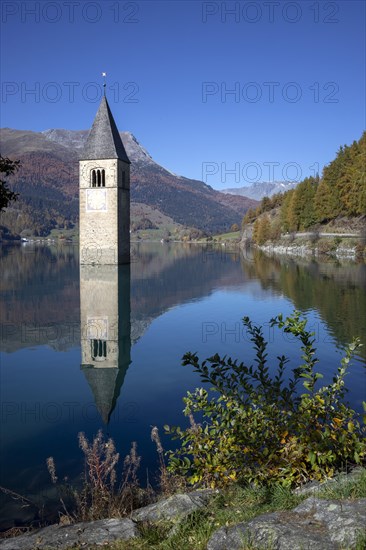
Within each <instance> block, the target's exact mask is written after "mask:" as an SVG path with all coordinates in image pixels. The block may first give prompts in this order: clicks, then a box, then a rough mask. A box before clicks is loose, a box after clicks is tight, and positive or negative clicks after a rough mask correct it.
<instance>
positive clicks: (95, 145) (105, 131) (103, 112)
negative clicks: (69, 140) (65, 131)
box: [82, 96, 130, 164]
mask: <svg viewBox="0 0 366 550" xmlns="http://www.w3.org/2000/svg"><path fill="white" fill-rule="evenodd" d="M99 159H120V160H123V161H124V162H127V163H128V164H130V161H129V159H128V156H127V154H126V151H125V148H124V146H123V143H122V139H121V136H120V135H119V132H118V129H117V126H116V123H115V121H114V118H113V115H112V112H111V110H110V108H109V105H108V101H107V98H106V97H105V96H103V97H102V101H101V102H100V105H99V109H98V112H97V114H96V116H95V119H94V122H93V126H92V129H91V130H90V133H89V136H88V139H87V141H86V144H85V147H84V151H83V154H82V160H99Z"/></svg>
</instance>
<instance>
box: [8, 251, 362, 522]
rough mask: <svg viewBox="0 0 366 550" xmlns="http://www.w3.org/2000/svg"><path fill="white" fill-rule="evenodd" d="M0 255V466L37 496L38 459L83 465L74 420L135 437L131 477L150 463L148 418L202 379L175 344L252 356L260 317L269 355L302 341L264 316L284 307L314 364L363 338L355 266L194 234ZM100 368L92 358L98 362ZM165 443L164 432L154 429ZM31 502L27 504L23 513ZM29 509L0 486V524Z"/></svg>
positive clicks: (121, 441)
mask: <svg viewBox="0 0 366 550" xmlns="http://www.w3.org/2000/svg"><path fill="white" fill-rule="evenodd" d="M1 254H2V256H1V272H2V278H1V303H0V307H1V344H2V346H1V350H2V352H1V356H0V360H1V375H0V376H1V378H0V382H1V457H0V461H1V463H0V467H1V470H0V471H1V479H0V484H1V485H2V486H5V487H7V488H9V489H12V490H14V491H18V492H20V493H21V494H23V495H27V496H29V497H31V498H34V499H39V498H43V499H44V500H46V501H47V499H51V498H52V497H54V494H53V493H52V489H50V482H49V476H48V473H47V470H46V466H45V461H46V458H47V457H48V456H53V457H54V459H55V462H56V467H57V471H58V475H59V478H63V477H64V476H68V478H69V480H72V481H76V480H77V477H78V474H79V473H80V472H81V471H82V464H83V462H82V455H81V451H80V450H79V449H78V442H77V434H78V432H80V431H83V432H85V434H86V435H87V436H88V437H89V438H92V437H93V435H95V434H96V432H97V430H98V429H99V428H103V430H104V433H105V434H107V435H110V436H111V437H113V438H114V440H115V441H116V445H117V449H118V451H119V452H120V453H121V454H122V456H124V454H126V453H127V452H128V450H129V448H130V444H131V442H132V441H137V444H138V450H139V454H140V455H141V456H142V468H141V471H142V473H143V474H142V477H143V478H144V476H145V474H144V472H145V471H146V469H147V468H148V469H149V472H150V474H149V475H150V479H151V478H153V476H154V470H155V467H156V465H157V461H156V454H155V450H154V447H153V444H152V442H151V440H150V431H151V427H152V426H154V425H156V426H158V427H159V428H160V429H161V432H162V431H163V429H162V426H163V425H164V424H165V423H169V424H179V423H181V424H184V422H185V419H184V417H183V415H182V409H183V404H182V397H183V396H184V394H185V393H186V391H187V390H193V389H194V388H195V387H197V386H198V385H200V380H199V377H198V376H197V375H196V374H194V373H192V371H191V369H190V368H189V367H183V366H181V358H182V355H183V354H184V353H185V352H186V351H197V352H198V353H199V355H200V357H201V358H202V359H203V358H205V357H209V356H210V355H213V354H214V353H216V352H218V353H220V354H228V355H231V356H232V357H237V358H239V359H240V360H245V361H247V362H250V361H251V360H252V357H253V353H252V349H251V344H250V342H249V341H248V338H247V336H246V334H245V332H244V331H243V329H242V324H241V321H240V320H241V318H242V317H243V316H246V315H248V316H249V317H251V318H252V320H254V321H255V322H257V323H259V324H261V325H263V330H264V334H265V336H266V338H267V339H268V340H269V341H270V346H269V353H270V357H271V358H275V357H276V356H277V355H279V354H283V353H285V354H286V355H288V356H289V357H290V358H291V359H292V360H293V362H295V361H297V360H298V358H299V349H298V346H297V344H296V343H294V342H293V341H292V340H291V339H284V337H283V336H282V335H281V334H280V333H278V332H276V331H273V330H272V329H270V328H269V324H268V321H269V320H270V318H271V317H273V316H275V315H277V314H278V313H280V312H282V313H284V314H289V313H291V312H292V311H293V310H294V309H295V308H296V309H299V310H300V311H302V312H303V313H304V314H306V316H307V317H308V319H309V326H310V327H311V328H312V329H313V330H314V331H315V334H316V342H317V347H318V358H319V360H320V362H319V370H320V371H321V372H322V373H323V374H324V380H325V382H327V381H330V380H331V378H332V375H333V373H334V372H335V370H336V368H337V366H338V364H339V360H340V357H341V352H342V348H343V346H344V345H345V344H346V343H347V342H349V341H350V340H351V339H352V337H353V336H360V337H361V339H363V343H364V345H366V341H365V334H366V293H365V280H366V267H365V265H362V264H342V265H341V264H336V263H334V262H332V263H318V262H315V261H310V262H309V261H294V260H291V259H283V260H279V259H273V258H268V257H265V256H263V255H260V254H259V255H255V256H254V257H252V256H251V257H249V256H248V255H246V257H243V256H242V255H240V254H239V253H226V252H225V251H223V250H214V249H212V248H202V247H200V246H195V245H179V244H161V243H150V244H148V243H146V244H145V243H144V244H140V245H134V250H133V262H132V264H131V267H130V269H129V268H126V267H124V268H122V269H120V270H117V269H115V268H113V267H98V266H96V267H94V268H92V267H82V268H81V269H80V267H79V262H78V249H77V248H75V247H72V246H70V247H67V246H65V247H61V248H51V247H32V246H30V245H26V246H22V247H21V248H20V247H19V248H16V247H12V248H7V249H3V251H2V253H1ZM96 367H97V368H96ZM347 383H348V387H349V388H350V392H349V394H348V399H349V401H350V403H351V404H352V405H353V407H354V408H355V409H357V410H359V411H360V410H361V408H362V407H361V402H362V400H363V399H365V394H366V392H365V389H366V381H365V347H364V348H363V350H362V351H361V356H358V357H357V358H356V360H355V361H354V362H353V364H352V367H351V369H350V372H349V375H348V377H347ZM163 443H164V445H165V447H166V448H168V447H169V446H170V445H171V443H170V442H169V439H166V438H163ZM29 514H30V512H29ZM26 515H27V512H24V510H20V507H19V503H14V501H11V500H10V499H9V498H8V497H6V496H4V495H2V496H1V500H0V517H1V518H2V521H1V522H0V527H2V528H5V527H8V526H9V525H11V524H14V523H21V521H23V520H24V519H27V518H26Z"/></svg>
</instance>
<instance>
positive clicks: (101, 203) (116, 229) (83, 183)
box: [79, 96, 130, 264]
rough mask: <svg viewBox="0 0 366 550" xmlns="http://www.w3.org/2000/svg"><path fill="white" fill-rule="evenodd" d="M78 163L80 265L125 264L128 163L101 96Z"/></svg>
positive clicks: (128, 210)
mask: <svg viewBox="0 0 366 550" xmlns="http://www.w3.org/2000/svg"><path fill="white" fill-rule="evenodd" d="M79 164H80V176H79V185H80V222H79V223H80V264H127V263H129V262H130V161H129V159H128V157H127V154H126V151H125V148H124V146H123V143H122V140H121V136H120V135H119V132H118V129H117V126H116V123H115V121H114V119H113V115H112V113H111V110H110V108H109V105H108V102H107V99H106V97H105V96H103V98H102V101H101V103H100V105H99V109H98V112H97V114H96V117H95V119H94V123H93V126H92V129H91V131H90V133H89V136H88V139H87V142H86V144H85V148H84V151H83V153H82V160H80V163H79Z"/></svg>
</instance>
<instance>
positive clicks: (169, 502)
mask: <svg viewBox="0 0 366 550" xmlns="http://www.w3.org/2000/svg"><path fill="white" fill-rule="evenodd" d="M214 494H216V491H215V490H213V489H204V490H201V491H192V492H191V493H188V494H177V495H173V496H171V497H169V498H166V499H164V500H161V501H159V502H156V503H155V504H149V506H145V507H144V508H139V509H138V510H135V511H134V512H132V514H131V518H132V519H133V520H134V521H149V522H154V521H159V520H160V519H166V520H171V519H175V518H183V517H185V516H187V515H188V514H191V513H192V512H194V511H195V510H198V509H199V508H203V507H204V506H206V504H207V503H208V501H209V499H210V497H212V495H214Z"/></svg>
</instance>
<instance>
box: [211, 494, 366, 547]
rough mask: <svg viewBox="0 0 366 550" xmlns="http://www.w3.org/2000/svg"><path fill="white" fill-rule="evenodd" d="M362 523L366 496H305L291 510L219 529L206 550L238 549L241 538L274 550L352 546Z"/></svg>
mask: <svg viewBox="0 0 366 550" xmlns="http://www.w3.org/2000/svg"><path fill="white" fill-rule="evenodd" d="M365 525H366V498H361V499H357V500H352V501H337V500H322V499H317V498H308V499H307V500H305V501H304V502H302V503H301V504H300V505H299V506H297V507H296V508H295V509H294V510H291V511H286V512H273V513H270V514H263V515H261V516H258V517H256V518H254V519H252V520H251V521H248V522H243V523H239V524H238V525H235V526H234V527H229V528H221V529H219V530H218V531H216V532H215V533H214V534H213V535H212V537H211V538H210V540H209V543H208V546H207V550H240V549H241V548H242V547H243V541H248V542H250V543H251V544H252V545H253V546H254V547H256V548H257V547H258V548H262V547H266V546H267V545H268V546H270V547H271V548H273V549H274V550H300V549H301V550H337V549H341V548H342V549H343V548H348V549H351V548H354V547H355V544H356V540H357V536H358V534H359V533H360V532H362V531H363V530H364V529H365Z"/></svg>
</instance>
